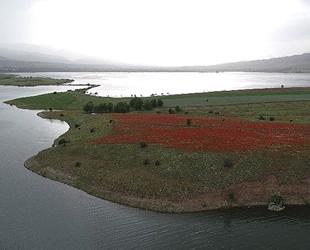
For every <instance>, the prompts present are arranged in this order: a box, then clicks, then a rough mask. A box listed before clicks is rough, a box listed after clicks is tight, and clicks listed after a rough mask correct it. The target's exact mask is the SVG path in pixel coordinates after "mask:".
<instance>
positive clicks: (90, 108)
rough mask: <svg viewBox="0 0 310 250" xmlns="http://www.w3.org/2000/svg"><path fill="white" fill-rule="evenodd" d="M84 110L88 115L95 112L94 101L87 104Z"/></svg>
mask: <svg viewBox="0 0 310 250" xmlns="http://www.w3.org/2000/svg"><path fill="white" fill-rule="evenodd" d="M83 110H84V111H85V112H86V113H92V112H93V110H94V104H93V102H92V101H89V102H88V103H86V104H85V105H84V107H83Z"/></svg>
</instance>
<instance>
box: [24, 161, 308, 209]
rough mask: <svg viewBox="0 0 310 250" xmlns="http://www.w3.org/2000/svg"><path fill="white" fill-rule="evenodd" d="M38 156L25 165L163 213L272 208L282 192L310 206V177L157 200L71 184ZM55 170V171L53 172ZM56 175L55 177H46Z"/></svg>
mask: <svg viewBox="0 0 310 250" xmlns="http://www.w3.org/2000/svg"><path fill="white" fill-rule="evenodd" d="M35 158H36V155H35V156H32V157H30V158H29V159H27V160H26V161H25V163H24V166H25V167H26V168H27V169H28V170H30V171H32V172H34V173H36V174H39V175H41V176H43V177H44V178H48V179H51V180H54V181H58V182H60V183H63V184H66V185H69V186H72V187H74V188H77V189H79V190H82V191H84V192H85V193H87V194H89V195H92V196H94V197H97V198H100V199H104V200H107V201H110V202H113V203H116V204H120V205H124V206H129V207H133V208H137V209H143V210H148V211H153V212H160V213H194V212H203V211H212V210H227V209H232V208H255V207H265V208H266V210H267V209H268V204H269V202H268V200H269V198H270V194H272V193H275V192H280V193H281V194H283V196H284V199H285V200H284V203H283V205H284V206H300V205H303V206H309V205H310V178H308V179H306V180H305V182H304V183H302V184H301V185H296V184H295V185H279V182H278V180H277V179H276V177H275V176H268V177H267V178H266V179H265V180H263V181H257V182H243V183H239V184H233V185H231V186H229V187H227V188H223V189H218V190H216V191H213V192H207V193H204V194H200V195H197V196H195V197H192V198H181V199H180V198H175V199H171V200H169V199H167V198H166V199H156V198H152V197H148V198H141V197H138V196H134V194H132V193H131V194H130V193H128V194H125V195H124V194H123V193H120V192H115V191H113V190H109V189H101V188H98V187H94V186H89V190H87V189H86V190H85V189H81V188H79V187H76V186H75V185H70V179H72V178H74V177H72V176H68V175H67V174H65V173H59V172H58V173H57V172H56V171H54V170H53V169H52V168H49V171H51V172H50V173H45V174H42V173H40V172H37V171H35V170H34V169H33V168H34V166H35V167H39V166H40V164H39V162H38V161H36V159H35ZM52 172H54V173H52ZM46 175H54V177H52V178H50V177H46ZM232 191H233V192H234V193H235V194H236V195H237V196H238V197H239V199H238V200H229V199H228V198H227V197H228V194H229V192H232Z"/></svg>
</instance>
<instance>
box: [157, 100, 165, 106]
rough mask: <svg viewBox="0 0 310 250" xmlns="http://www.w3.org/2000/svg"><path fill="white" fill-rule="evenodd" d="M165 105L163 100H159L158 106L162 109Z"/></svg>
mask: <svg viewBox="0 0 310 250" xmlns="http://www.w3.org/2000/svg"><path fill="white" fill-rule="evenodd" d="M163 105H164V102H163V100H162V99H158V100H157V106H158V107H162V106H163Z"/></svg>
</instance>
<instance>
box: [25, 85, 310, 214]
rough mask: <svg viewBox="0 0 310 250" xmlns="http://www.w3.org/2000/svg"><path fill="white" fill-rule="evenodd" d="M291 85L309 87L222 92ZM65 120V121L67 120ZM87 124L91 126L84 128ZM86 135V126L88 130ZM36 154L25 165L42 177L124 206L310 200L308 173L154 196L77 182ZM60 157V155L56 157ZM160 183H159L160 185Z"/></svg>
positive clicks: (185, 207)
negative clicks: (281, 198)
mask: <svg viewBox="0 0 310 250" xmlns="http://www.w3.org/2000/svg"><path fill="white" fill-rule="evenodd" d="M290 89H293V90H309V88H308V87H305V88H299V87H297V88H284V89H279V88H274V89H251V90H234V91H226V92H225V93H227V92H229V93H239V92H245V94H246V93H252V92H260V91H266V92H270V91H279V90H281V91H282V90H283V91H285V90H287V91H289V90H290ZM197 95H199V94H197ZM63 112H64V114H65V115H64V116H65V117H67V113H66V111H65V110H64V111H63ZM68 112H69V111H68ZM68 114H69V113H68ZM62 115H63V114H62ZM38 116H39V117H41V118H47V119H59V118H58V117H59V114H58V113H57V112H55V114H54V116H53V115H52V113H41V112H40V113H38ZM68 116H69V115H68ZM85 117H86V116H85ZM92 117H95V116H92ZM100 117H104V116H100ZM98 118H99V116H98ZM108 120H109V118H107V121H108ZM65 122H67V123H68V121H66V120H65ZM101 122H102V121H101ZM74 124H76V123H74V122H73V121H71V127H70V129H69V131H70V130H71V129H72V128H74ZM82 127H83V125H82ZM90 128H91V127H89V128H87V130H88V129H90ZM83 131H84V130H83ZM71 132H72V131H71ZM64 135H65V134H63V135H61V136H60V137H59V138H58V139H55V141H56V142H57V140H59V139H60V138H61V137H64ZM87 136H89V130H88V134H87ZM71 144H72V143H71ZM69 145H70V144H69ZM69 147H70V146H68V147H66V148H69ZM134 150H137V149H134ZM43 151H44V150H43ZM41 152H42V151H41ZM135 152H136V151H135ZM39 154H40V152H39V153H38V155H39ZM38 155H35V156H32V157H30V158H29V159H27V160H26V161H25V163H24V165H25V167H26V168H27V169H29V170H30V171H32V172H35V173H37V174H39V175H41V176H43V177H45V178H49V179H51V180H56V181H58V182H61V183H64V184H67V185H70V186H73V187H75V188H77V189H80V190H82V191H84V192H86V193H88V194H90V195H92V196H95V197H98V198H101V199H104V200H108V201H111V202H114V203H117V204H122V205H125V206H130V207H135V208H139V209H144V210H150V211H155V212H162V213H189V212H202V211H209V210H217V209H224V210H225V209H229V208H240V207H244V208H248V207H261V206H265V207H266V209H268V204H269V199H270V197H271V195H272V194H273V193H276V192H280V193H281V194H282V195H283V196H284V204H283V205H285V206H291V205H309V204H310V177H309V178H306V179H302V180H301V182H294V183H295V184H290V182H288V183H286V184H281V180H279V179H277V177H276V176H275V175H273V174H270V173H269V172H268V173H266V174H265V175H263V177H262V178H258V181H249V182H247V181H243V182H240V183H238V181H236V183H238V184H232V185H230V186H227V185H225V187H224V188H219V189H216V190H213V191H210V192H205V193H196V194H195V195H193V196H190V195H186V194H184V193H180V194H178V195H174V196H173V195H172V196H169V194H168V195H166V196H161V197H163V198H158V197H159V196H156V194H154V193H151V192H150V193H148V194H147V195H143V192H141V193H138V192H137V191H130V190H129V189H124V191H121V188H120V189H119V190H117V191H115V190H113V189H109V188H107V186H105V185H103V186H101V185H99V184H98V183H97V185H96V184H92V182H93V181H92V180H91V181H88V182H87V181H85V180H78V181H80V182H78V181H76V182H75V180H77V179H78V178H79V176H74V174H72V173H73V172H71V170H72V168H71V166H73V165H67V166H68V167H69V168H70V169H69V171H67V172H66V169H61V168H59V167H58V168H57V167H53V166H51V165H52V164H53V160H52V159H50V161H49V162H48V163H47V164H46V163H45V165H43V164H42V163H40V162H39V161H37V156H38ZM41 159H44V158H42V157H41ZM54 159H55V158H54ZM59 159H62V158H59ZM74 160H75V162H74V163H76V162H77V161H76V160H80V159H79V158H77V159H74ZM141 162H142V161H141ZM74 163H73V164H74ZM70 164H72V163H70ZM279 167H280V166H279ZM281 167H282V166H281ZM127 170H128V169H127ZM78 171H80V170H78ZM236 171H237V169H236ZM256 171H258V170H256ZM255 173H256V172H255ZM159 176H160V175H159ZM159 176H157V177H159ZM278 177H279V176H278ZM306 177H308V176H306ZM144 181H147V180H144ZM81 183H82V184H81ZM227 183H231V182H227ZM232 183H234V182H232ZM296 183H297V184H296ZM159 187H161V186H160V185H159ZM150 190H151V189H150ZM150 190H148V191H150ZM230 192H233V194H234V197H236V198H229V194H230ZM181 196H182V197H181ZM170 197H171V198H170Z"/></svg>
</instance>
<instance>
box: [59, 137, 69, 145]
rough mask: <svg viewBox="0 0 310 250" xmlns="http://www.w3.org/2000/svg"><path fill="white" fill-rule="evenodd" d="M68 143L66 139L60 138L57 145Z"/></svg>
mask: <svg viewBox="0 0 310 250" xmlns="http://www.w3.org/2000/svg"><path fill="white" fill-rule="evenodd" d="M68 142H70V141H67V140H66V139H64V138H62V139H60V140H59V142H58V145H65V144H66V143H68Z"/></svg>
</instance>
